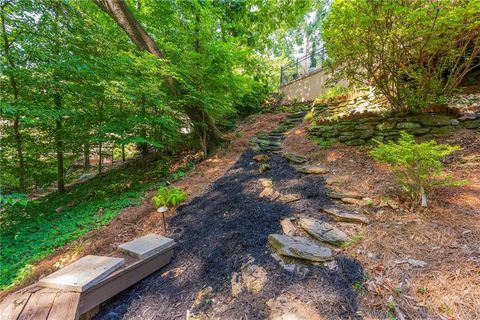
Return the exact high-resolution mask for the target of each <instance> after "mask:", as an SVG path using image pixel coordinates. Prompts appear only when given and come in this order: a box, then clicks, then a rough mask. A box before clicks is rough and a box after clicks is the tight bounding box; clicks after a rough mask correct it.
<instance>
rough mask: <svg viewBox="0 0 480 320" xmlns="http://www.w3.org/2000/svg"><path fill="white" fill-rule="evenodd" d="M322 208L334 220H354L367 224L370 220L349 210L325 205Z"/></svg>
mask: <svg viewBox="0 0 480 320" xmlns="http://www.w3.org/2000/svg"><path fill="white" fill-rule="evenodd" d="M322 210H323V211H324V212H326V213H328V214H329V215H331V216H332V217H333V218H334V219H335V220H336V221H342V222H355V223H363V224H368V223H369V222H370V221H369V220H368V218H367V217H366V216H365V215H363V214H357V213H353V212H351V211H348V210H345V209H341V208H338V207H335V206H326V207H323V208H322Z"/></svg>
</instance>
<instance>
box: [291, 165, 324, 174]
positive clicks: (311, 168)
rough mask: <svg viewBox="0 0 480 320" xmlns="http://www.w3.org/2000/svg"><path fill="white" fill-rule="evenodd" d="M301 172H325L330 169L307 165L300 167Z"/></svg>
mask: <svg viewBox="0 0 480 320" xmlns="http://www.w3.org/2000/svg"><path fill="white" fill-rule="evenodd" d="M298 171H299V172H301V173H306V174H325V173H328V169H326V168H324V167H320V166H314V165H312V166H305V167H302V168H300V169H298Z"/></svg>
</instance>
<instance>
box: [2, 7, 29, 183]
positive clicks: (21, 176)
mask: <svg viewBox="0 0 480 320" xmlns="http://www.w3.org/2000/svg"><path fill="white" fill-rule="evenodd" d="M1 20H2V38H3V52H4V54H5V57H6V59H7V61H8V64H9V65H10V67H11V68H12V69H15V63H14V62H13V60H12V59H11V58H10V55H9V51H10V41H8V36H7V27H6V24H5V15H4V11H3V7H2V14H1ZM9 77H10V84H11V86H12V94H13V104H14V105H15V104H16V103H17V101H18V86H17V79H16V78H15V77H14V76H13V75H10V76H9ZM13 132H14V135H15V149H16V151H17V157H18V190H19V191H20V192H25V159H24V157H23V145H22V134H21V131H20V116H19V115H17V116H15V119H14V121H13Z"/></svg>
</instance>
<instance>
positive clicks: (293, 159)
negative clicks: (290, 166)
mask: <svg viewBox="0 0 480 320" xmlns="http://www.w3.org/2000/svg"><path fill="white" fill-rule="evenodd" d="M282 156H283V157H284V158H285V159H287V161H288V162H292V163H296V164H302V163H305V162H307V159H306V158H305V157H302V156H299V155H296V154H293V153H284V154H283V155H282Z"/></svg>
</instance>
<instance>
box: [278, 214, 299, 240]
mask: <svg viewBox="0 0 480 320" xmlns="http://www.w3.org/2000/svg"><path fill="white" fill-rule="evenodd" d="M280 226H281V227H282V231H283V233H285V234H286V235H287V236H293V235H295V232H296V230H297V228H295V226H294V225H293V223H292V219H290V218H284V219H282V220H281V221H280Z"/></svg>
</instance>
